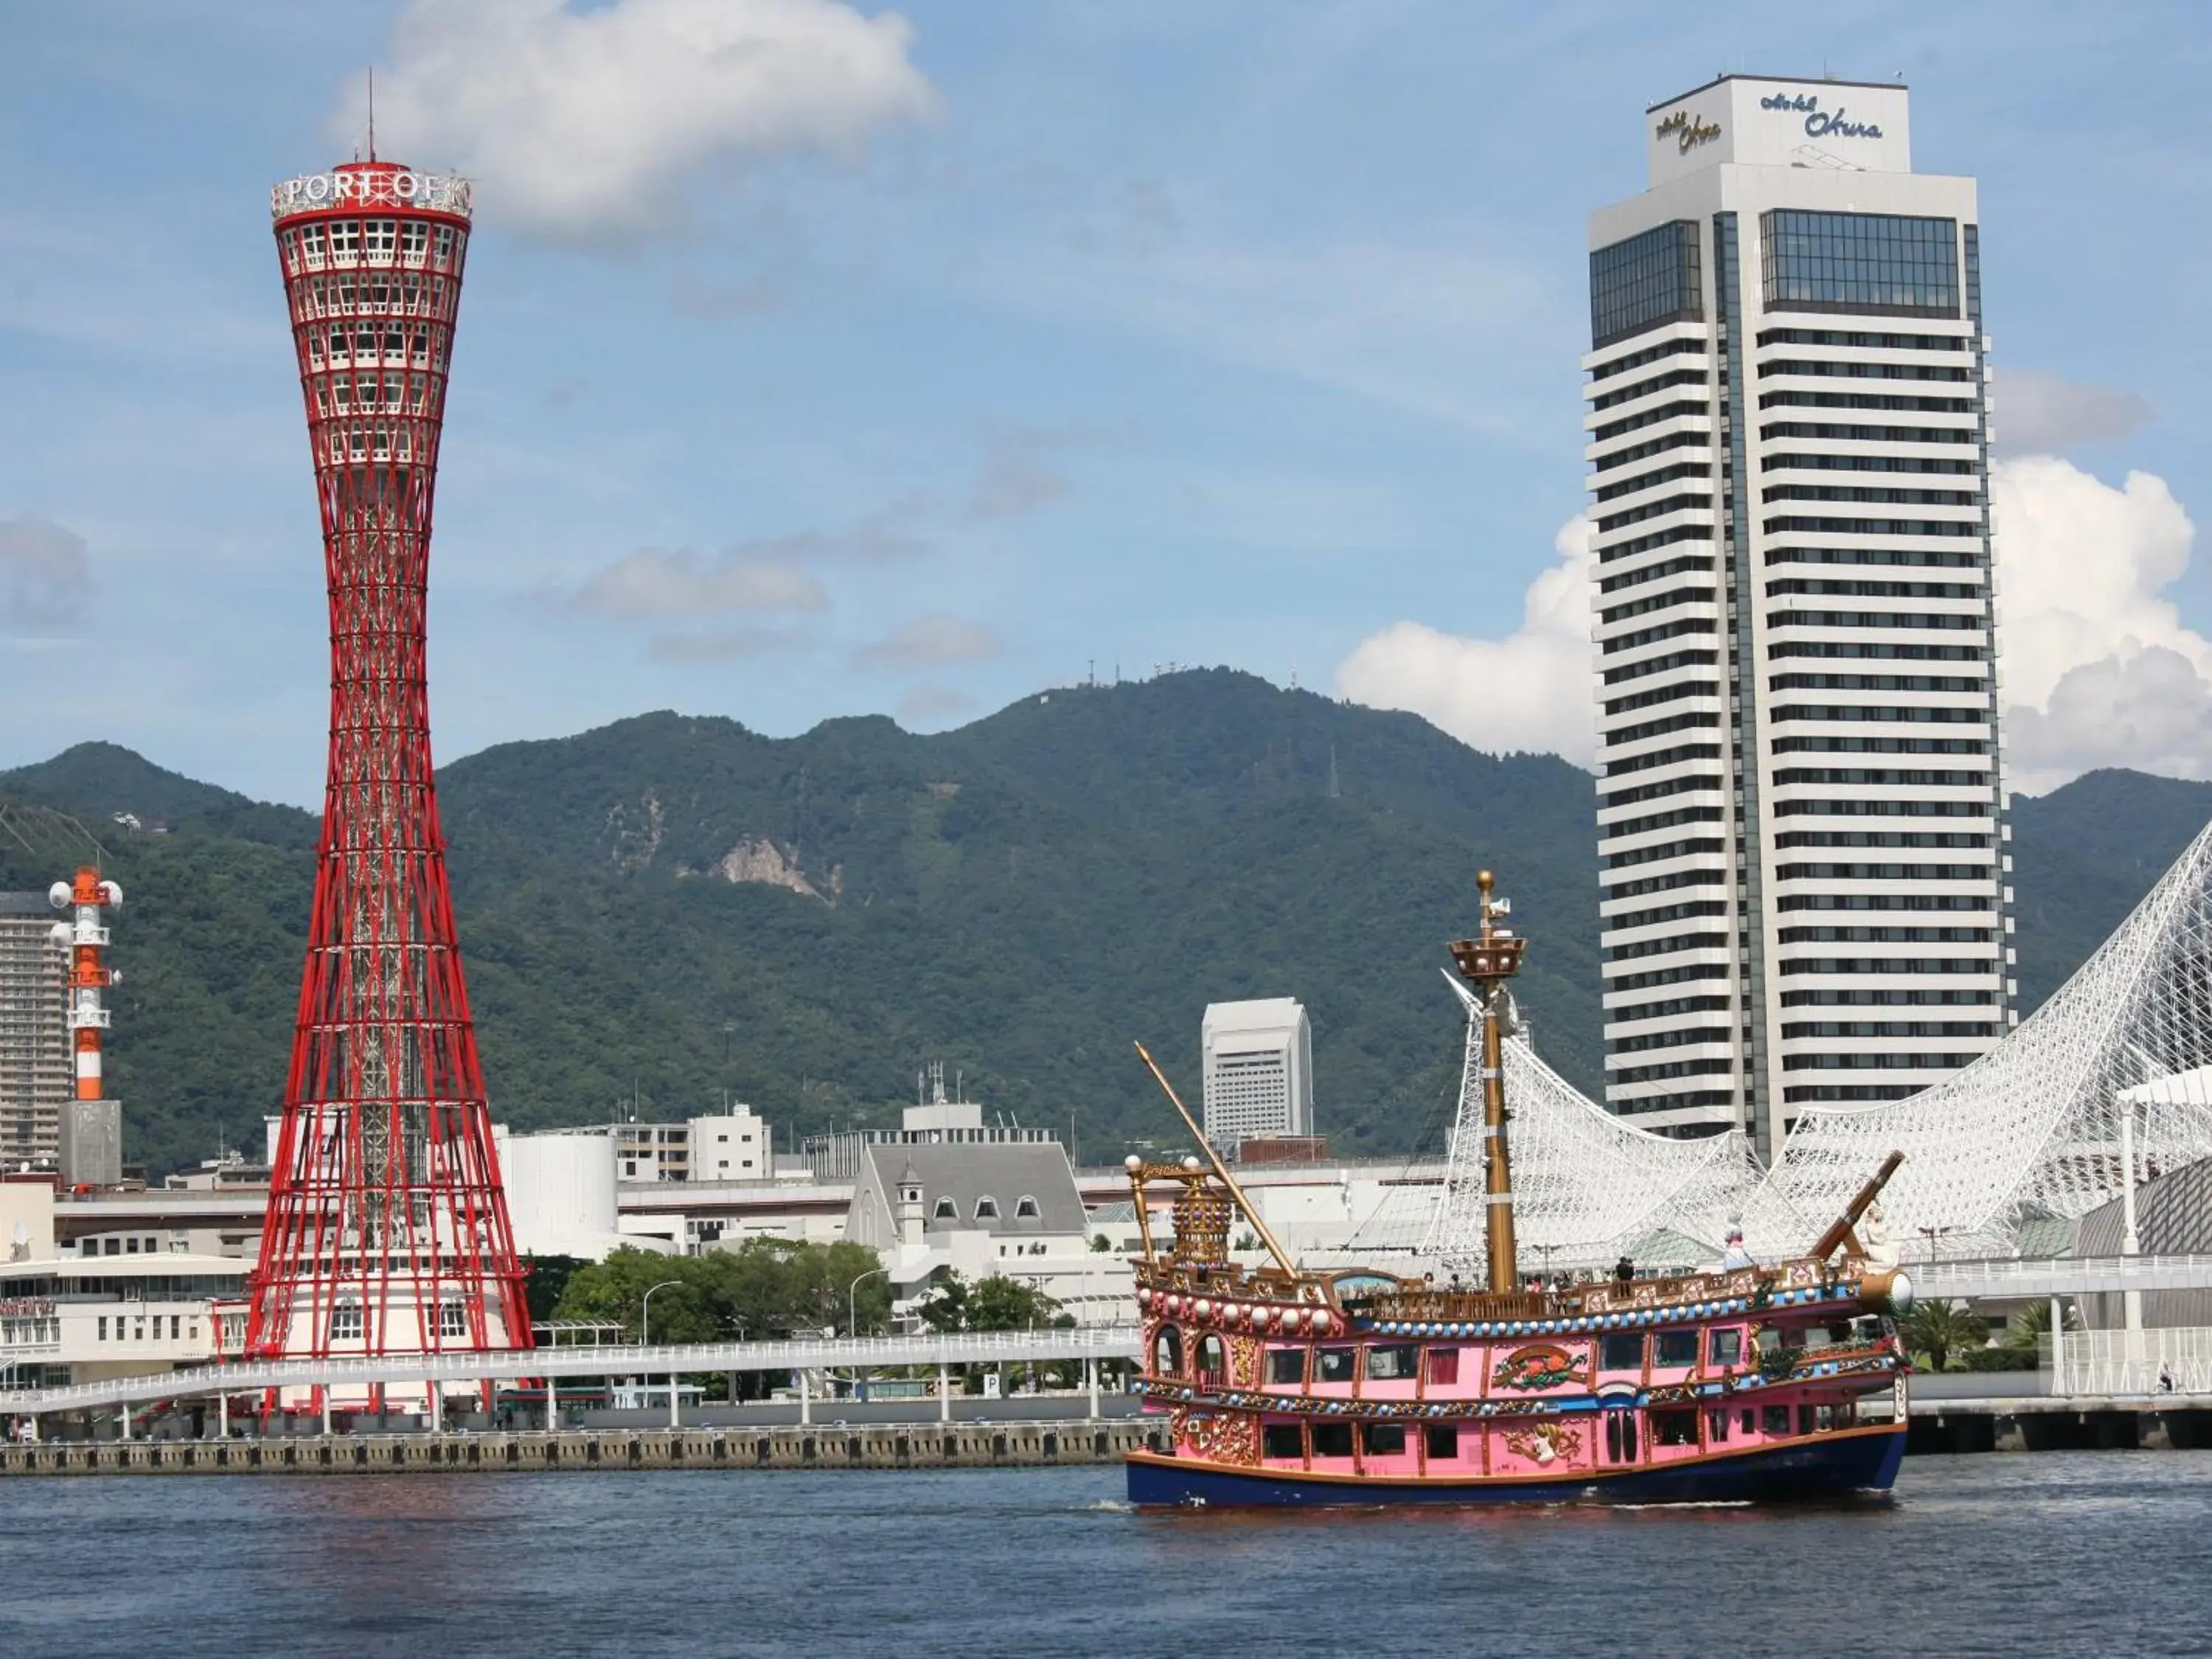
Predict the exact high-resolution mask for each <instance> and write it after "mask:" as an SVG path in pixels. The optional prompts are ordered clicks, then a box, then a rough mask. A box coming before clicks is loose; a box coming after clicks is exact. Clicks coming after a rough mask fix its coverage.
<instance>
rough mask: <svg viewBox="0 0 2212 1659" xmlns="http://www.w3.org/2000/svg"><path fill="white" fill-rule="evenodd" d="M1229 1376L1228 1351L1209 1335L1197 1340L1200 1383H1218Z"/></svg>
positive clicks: (1215, 1337)
mask: <svg viewBox="0 0 2212 1659" xmlns="http://www.w3.org/2000/svg"><path fill="white" fill-rule="evenodd" d="M1228 1374H1229V1351H1228V1350H1227V1349H1226V1348H1225V1347H1223V1346H1221V1339H1220V1338H1219V1337H1218V1336H1214V1335H1212V1334H1207V1335H1205V1336H1202V1337H1200V1339H1199V1340H1198V1376H1199V1380H1200V1382H1201V1383H1218V1382H1220V1381H1221V1380H1222V1379H1223V1378H1224V1377H1225V1376H1227V1375H1228Z"/></svg>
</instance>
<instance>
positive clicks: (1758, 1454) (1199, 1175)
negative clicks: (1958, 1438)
mask: <svg viewBox="0 0 2212 1659" xmlns="http://www.w3.org/2000/svg"><path fill="white" fill-rule="evenodd" d="M1478 881H1479V884H1480V889H1481V894H1482V902H1481V928H1480V933H1479V935H1478V937H1476V938H1474V939H1462V940H1460V941H1458V942H1456V943H1455V944H1454V945H1452V946H1451V947H1450V948H1451V952H1452V956H1453V957H1454V960H1455V963H1456V965H1457V968H1458V970H1459V972H1460V974H1461V975H1462V977H1463V978H1464V979H1466V980H1467V981H1468V982H1469V983H1470V984H1471V985H1473V986H1474V987H1475V993H1476V1000H1477V1007H1478V1009H1479V1012H1480V1018H1481V1020H1482V1022H1483V1028H1482V1042H1483V1049H1482V1054H1483V1084H1484V1091H1485V1097H1484V1119H1485V1121H1484V1125H1483V1129H1482V1133H1483V1136H1484V1139H1485V1146H1486V1176H1487V1178H1486V1189H1487V1190H1486V1198H1487V1201H1488V1213H1487V1216H1486V1239H1487V1245H1488V1249H1487V1252H1486V1257H1487V1266H1486V1271H1487V1279H1488V1284H1487V1287H1486V1288H1485V1289H1483V1290H1472V1289H1468V1290H1462V1289H1459V1288H1456V1287H1453V1288H1447V1289H1439V1288H1437V1286H1436V1285H1434V1284H1432V1283H1431V1282H1428V1281H1426V1280H1416V1279H1404V1278H1401V1277H1399V1276H1397V1275H1395V1274H1392V1273H1381V1272H1373V1271H1364V1270H1353V1271H1333V1272H1328V1273H1316V1272H1308V1271H1304V1270H1302V1269H1300V1268H1299V1267H1297V1265H1296V1264H1295V1263H1294V1262H1293V1261H1291V1258H1290V1256H1289V1255H1287V1254H1286V1253H1285V1251H1284V1249H1283V1248H1282V1245H1281V1243H1279V1241H1278V1240H1277V1239H1276V1237H1275V1236H1274V1234H1273V1232H1272V1231H1270V1230H1269V1228H1268V1226H1267V1222H1266V1220H1265V1218H1263V1217H1261V1214H1260V1212H1259V1211H1258V1209H1257V1207H1256V1206H1254V1205H1253V1204H1252V1203H1251V1202H1250V1201H1249V1200H1248V1199H1247V1198H1246V1197H1245V1194H1244V1193H1243V1190H1242V1189H1241V1188H1239V1187H1238V1186H1237V1182H1236V1179H1235V1177H1234V1176H1231V1173H1230V1172H1229V1170H1228V1168H1227V1167H1226V1166H1225V1164H1223V1163H1222V1162H1221V1160H1220V1158H1219V1157H1218V1155H1216V1154H1215V1152H1213V1150H1212V1147H1211V1146H1209V1145H1208V1144H1207V1143H1206V1139H1205V1136H1204V1135H1203V1133H1201V1132H1200V1129H1199V1127H1198V1126H1197V1124H1196V1123H1195V1122H1194V1121H1193V1120H1192V1118H1191V1115H1190V1113H1189V1111H1188V1109H1186V1108H1185V1107H1184V1105H1183V1103H1182V1100H1181V1099H1180V1098H1179V1097H1177V1096H1176V1092H1175V1091H1174V1089H1173V1088H1172V1087H1171V1086H1170V1085H1169V1084H1168V1082H1167V1079H1165V1077H1164V1076H1162V1075H1161V1074H1160V1073H1159V1069H1158V1066H1152V1057H1151V1055H1149V1054H1146V1055H1145V1061H1146V1065H1147V1066H1152V1071H1153V1074H1154V1076H1155V1077H1157V1078H1158V1079H1159V1081H1160V1085H1161V1086H1162V1087H1163V1088H1164V1089H1165V1090H1166V1091H1167V1093H1168V1097H1169V1098H1170V1100H1173V1101H1174V1102H1175V1105H1176V1110H1177V1111H1178V1112H1179V1113H1181V1114H1182V1118H1183V1121H1184V1122H1185V1123H1186V1124H1187V1125H1188V1127H1189V1128H1190V1130H1191V1133H1193V1135H1194V1136H1196V1137H1197V1139H1198V1144H1199V1145H1200V1147H1201V1148H1204V1149H1205V1152H1206V1160H1205V1161H1204V1162H1201V1161H1200V1159H1199V1158H1185V1159H1183V1160H1182V1162H1181V1163H1180V1164H1147V1163H1146V1162H1144V1161H1143V1160H1141V1159H1139V1158H1131V1159H1130V1160H1129V1161H1128V1170H1129V1182H1130V1187H1131V1189H1132V1194H1133V1198H1134V1200H1135V1205H1136V1212H1137V1216H1138V1218H1139V1226H1140V1229H1141V1232H1142V1237H1143V1245H1144V1254H1143V1255H1142V1256H1140V1257H1139V1258H1138V1259H1137V1261H1135V1262H1134V1263H1133V1266H1134V1267H1135V1270H1136V1285H1137V1289H1136V1299H1137V1307H1138V1313H1139V1320H1140V1322H1141V1324H1142V1326H1143V1330H1144V1358H1143V1361H1142V1364H1143V1374H1142V1377H1141V1380H1140V1384H1139V1386H1140V1388H1141V1389H1142V1392H1143V1394H1144V1395H1145V1400H1146V1411H1147V1412H1148V1413H1154V1414H1158V1415H1160V1416H1163V1417H1164V1419H1165V1424H1166V1434H1165V1436H1164V1449H1161V1450H1159V1451H1157V1452H1153V1451H1140V1452H1133V1453H1132V1454H1130V1455H1129V1457H1128V1460H1127V1468H1128V1487H1129V1498H1130V1500H1131V1501H1132V1502H1133V1503H1137V1504H1181V1505H1200V1504H1407V1503H1413V1504H1438V1503H1442V1504H1467V1503H1485V1502H1498V1501H1519V1502H1531V1501H1534V1502H1559V1501H1563V1500H1596V1501H1601V1502H1616V1503H1637V1504H1643V1503H1655V1502H1657V1503H1682V1502H1715V1501H1722V1502H1727V1501H1741V1500H1753V1501H1784V1500H1790V1499H1801V1498H1820V1497H1829V1496H1834V1495H1838V1494H1842V1493H1845V1492H1855V1491H1882V1490H1887V1488H1888V1487H1889V1486H1890V1485H1891V1484H1892V1483H1893V1481H1894V1480H1895V1479H1896V1476H1897V1468H1898V1464H1899V1462H1900V1461H1901V1460H1902V1458H1903V1456H1904V1452H1905V1374H1906V1370H1907V1361H1906V1356H1905V1351H1904V1349H1903V1347H1902V1346H1900V1344H1899V1341H1898V1340H1897V1335H1896V1332H1895V1328H1894V1326H1893V1320H1892V1316H1894V1315H1899V1314H1903V1313H1905V1311H1907V1310H1909V1309H1910V1307H1911V1296H1912V1291H1911V1282H1910V1280H1909V1279H1907V1278H1906V1276H1905V1273H1903V1272H1902V1271H1901V1270H1899V1269H1898V1268H1897V1267H1895V1266H1894V1265H1893V1264H1891V1263H1885V1262H1881V1261H1876V1260H1870V1259H1869V1250H1868V1249H1867V1247H1866V1245H1865V1244H1864V1243H1863V1242H1862V1240H1861V1238H1860V1237H1859V1234H1858V1231H1857V1227H1858V1224H1859V1222H1860V1220H1861V1219H1862V1218H1863V1216H1864V1214H1865V1212H1866V1210H1867V1208H1868V1206H1869V1205H1871V1204H1872V1203H1873V1201H1874V1200H1875V1196H1876V1195H1877V1194H1879V1193H1880V1191H1881V1188H1882V1186H1883V1184H1884V1183H1885V1182H1887V1180H1888V1178H1889V1176H1890V1175H1891V1174H1892V1173H1893V1171H1894V1170H1896V1168H1897V1166H1898V1164H1899V1163H1900V1162H1902V1154H1899V1153H1893V1154H1892V1155H1891V1156H1890V1158H1889V1159H1888V1161H1887V1163H1885V1164H1883V1166H1882V1168H1881V1170H1880V1171H1879V1172H1878V1173H1877V1174H1876V1175H1875V1177H1874V1178H1873V1179H1872V1180H1870V1181H1869V1182H1867V1184H1866V1185H1865V1187H1864V1188H1863V1189H1862V1190H1861V1191H1860V1193H1859V1194H1858V1195H1857V1198H1856V1199H1854V1200H1853V1201H1852V1203H1851V1204H1850V1206H1849V1208H1848V1209H1847V1210H1846V1211H1845V1212H1844V1215H1843V1216H1842V1217H1841V1218H1838V1220H1837V1221H1836V1223H1835V1224H1834V1225H1832V1226H1831V1227H1830V1228H1829V1229H1828V1231H1827V1232H1826V1234H1824V1235H1823V1236H1822V1237H1821V1238H1820V1240H1819V1241H1818V1242H1817V1243H1815V1244H1814V1247H1813V1249H1811V1250H1810V1251H1809V1252H1808V1253H1807V1254H1806V1255H1802V1256H1798V1257H1795V1258H1792V1259H1790V1260H1787V1261H1780V1262H1777V1263H1775V1264H1772V1265H1771V1266H1762V1265H1759V1264H1756V1263H1750V1262H1743V1263H1741V1264H1732V1265H1725V1266H1723V1267H1717V1268H1716V1269H1715V1270H1713V1271H1711V1272H1706V1273H1689V1274H1679V1275H1675V1276H1673V1277H1668V1278H1638V1277H1635V1276H1633V1274H1632V1273H1626V1272H1624V1273H1620V1274H1618V1275H1617V1276H1616V1277H1614V1278H1612V1279H1603V1280H1598V1281H1595V1282H1588V1283H1580V1284H1569V1285H1556V1286H1553V1287H1550V1288H1545V1287H1542V1286H1527V1285H1523V1284H1522V1281H1521V1278H1520V1274H1519V1271H1518V1264H1517V1261H1516V1246H1515V1239H1514V1215H1513V1194H1512V1178H1511V1161H1510V1153H1509V1149H1508V1146H1507V1135H1506V1124H1507V1112H1506V1103H1505V1095H1504V1075H1503V1064H1502V1061H1503V1054H1502V1052H1501V1044H1502V1043H1503V1042H1504V1030H1505V1024H1506V1021H1507V1018H1509V1016H1508V1014H1507V1012H1506V1009H1507V1006H1508V998H1507V995H1506V992H1505V986H1504V982H1505V981H1507V980H1508V979H1510V978H1511V977H1512V976H1513V975H1515V974H1516V973H1517V972H1518V971H1519V969H1520V962H1521V956H1522V951H1523V950H1524V948H1525V946H1526V944H1527V941H1526V940H1524V939H1519V938H1516V936H1514V935H1513V934H1512V933H1510V931H1508V930H1506V929H1504V928H1502V927H1498V926H1497V925H1496V921H1497V919H1498V916H1499V915H1502V914H1503V913H1504V904H1503V902H1502V901H1498V900H1494V899H1493V898H1492V877H1491V874H1490V872H1488V871H1484V872H1482V873H1481V874H1480V877H1479V878H1478ZM1142 1052H1143V1050H1142V1047H1141V1045H1139V1053H1142ZM1161 1188H1172V1189H1173V1196H1172V1199H1171V1200H1170V1208H1171V1215H1172V1218H1173V1225H1174V1239H1173V1241H1172V1243H1171V1244H1166V1245H1164V1246H1163V1245H1156V1243H1155V1241H1154V1238H1153V1234H1152V1221H1151V1206H1152V1203H1153V1202H1154V1201H1155V1197H1156V1194H1157V1193H1158V1189H1161ZM1240 1217H1241V1218H1242V1219H1243V1222H1244V1224H1246V1225H1249V1227H1250V1228H1251V1230H1252V1231H1253V1232H1254V1233H1255V1235H1256V1236H1257V1237H1258V1238H1259V1239H1260V1241H1261V1243H1262V1244H1263V1245H1264V1246H1265V1248H1266V1251H1267V1255H1268V1256H1269V1257H1270V1258H1271V1260H1270V1261H1268V1262H1267V1264H1266V1265H1264V1266H1260V1267H1246V1266H1243V1265H1241V1264H1238V1263H1237V1262H1234V1261H1231V1257H1230V1254H1229V1237H1230V1231H1231V1225H1232V1224H1233V1223H1234V1222H1235V1221H1236V1220H1237V1218H1240ZM1624 1265H1625V1264H1624ZM1876 1397H1886V1398H1885V1399H1884V1403H1885V1404H1886V1405H1887V1407H1888V1409H1887V1411H1886V1412H1882V1413H1871V1412H1869V1411H1867V1410H1866V1407H1867V1406H1868V1404H1869V1402H1870V1401H1872V1400H1873V1399H1875V1398H1876Z"/></svg>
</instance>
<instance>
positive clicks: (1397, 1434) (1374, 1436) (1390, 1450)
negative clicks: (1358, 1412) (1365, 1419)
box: [1359, 1423, 1406, 1457]
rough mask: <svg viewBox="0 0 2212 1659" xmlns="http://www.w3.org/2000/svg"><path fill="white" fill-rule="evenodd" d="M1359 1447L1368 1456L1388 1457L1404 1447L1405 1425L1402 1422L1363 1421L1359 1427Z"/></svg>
mask: <svg viewBox="0 0 2212 1659" xmlns="http://www.w3.org/2000/svg"><path fill="white" fill-rule="evenodd" d="M1359 1440H1360V1449H1361V1450H1362V1451H1364V1452H1365V1453H1366V1454H1367V1455H1369V1456H1370V1457H1389V1456H1393V1455H1395V1454H1397V1453H1399V1452H1401V1451H1403V1450H1405V1449H1406V1425H1404V1424H1403V1423H1363V1424H1361V1425H1360V1427H1359Z"/></svg>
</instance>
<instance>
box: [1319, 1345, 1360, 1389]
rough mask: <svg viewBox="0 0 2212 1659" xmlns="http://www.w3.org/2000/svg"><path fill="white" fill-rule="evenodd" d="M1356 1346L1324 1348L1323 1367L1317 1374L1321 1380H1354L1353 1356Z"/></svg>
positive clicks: (1341, 1381)
mask: <svg viewBox="0 0 2212 1659" xmlns="http://www.w3.org/2000/svg"><path fill="white" fill-rule="evenodd" d="M1356 1352H1358V1350H1357V1349H1355V1348H1323V1349H1322V1351H1321V1368H1320V1370H1318V1372H1316V1376H1315V1381H1316V1382H1320V1383H1349V1382H1351V1381H1352V1355H1353V1354H1354V1353H1356Z"/></svg>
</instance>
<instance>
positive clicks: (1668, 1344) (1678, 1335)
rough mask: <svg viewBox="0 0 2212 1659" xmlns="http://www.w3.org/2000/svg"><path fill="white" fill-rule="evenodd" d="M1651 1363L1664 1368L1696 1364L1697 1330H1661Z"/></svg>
mask: <svg viewBox="0 0 2212 1659" xmlns="http://www.w3.org/2000/svg"><path fill="white" fill-rule="evenodd" d="M1651 1363H1652V1364H1654V1365H1656V1366H1660V1367H1662V1368H1666V1367H1676V1368H1679V1367H1680V1366H1684V1365H1694V1364H1697V1363H1698V1334H1697V1333H1696V1332H1695V1331H1661V1332H1660V1333H1659V1334H1658V1337H1657V1340H1656V1343H1655V1345H1654V1347H1653V1352H1652V1355H1651Z"/></svg>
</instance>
